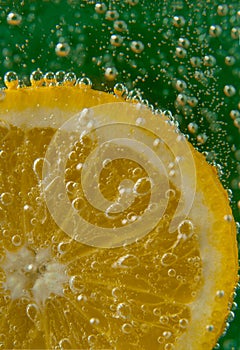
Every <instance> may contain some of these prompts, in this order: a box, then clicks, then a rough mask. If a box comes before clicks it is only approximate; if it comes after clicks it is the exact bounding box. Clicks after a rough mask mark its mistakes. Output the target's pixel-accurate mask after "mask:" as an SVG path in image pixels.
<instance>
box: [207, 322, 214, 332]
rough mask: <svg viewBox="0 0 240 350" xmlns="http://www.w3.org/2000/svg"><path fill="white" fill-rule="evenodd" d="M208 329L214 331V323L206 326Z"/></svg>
mask: <svg viewBox="0 0 240 350" xmlns="http://www.w3.org/2000/svg"><path fill="white" fill-rule="evenodd" d="M206 330H207V331H208V332H213V331H214V326H213V325H212V324H210V325H207V326H206Z"/></svg>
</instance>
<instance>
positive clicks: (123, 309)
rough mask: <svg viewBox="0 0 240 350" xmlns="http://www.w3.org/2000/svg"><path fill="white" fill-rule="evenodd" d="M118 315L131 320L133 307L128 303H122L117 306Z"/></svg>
mask: <svg viewBox="0 0 240 350" xmlns="http://www.w3.org/2000/svg"><path fill="white" fill-rule="evenodd" d="M117 313H118V315H119V316H120V317H121V318H123V319H128V318H130V315H131V307H130V305H128V304H127V303H120V304H118V306H117Z"/></svg>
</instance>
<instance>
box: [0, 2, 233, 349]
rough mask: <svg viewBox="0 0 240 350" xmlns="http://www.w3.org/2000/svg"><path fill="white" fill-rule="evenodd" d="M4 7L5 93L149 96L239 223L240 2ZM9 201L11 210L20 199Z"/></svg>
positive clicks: (227, 344)
mask: <svg viewBox="0 0 240 350" xmlns="http://www.w3.org/2000/svg"><path fill="white" fill-rule="evenodd" d="M0 9H1V18H0V29H1V33H2V39H1V41H0V48H1V49H0V61H1V65H0V79H1V81H0V83H1V85H2V86H4V83H5V84H6V86H7V87H8V88H16V87H17V84H20V85H24V84H26V85H29V84H30V83H31V84H32V85H34V86H39V85H42V84H43V83H45V84H46V85H50V84H55V83H56V81H57V83H59V84H62V83H65V84H69V85H73V84H74V83H75V82H76V76H77V77H81V78H80V80H79V81H77V83H78V84H79V86H81V87H84V88H86V87H91V86H93V87H94V88H98V89H101V90H108V91H113V90H114V92H115V93H116V94H119V95H123V94H127V91H128V90H130V91H133V89H135V88H137V89H138V93H137V94H136V95H134V94H133V93H132V95H133V96H137V97H138V96H140V92H141V96H143V98H144V99H147V100H148V102H149V103H150V104H152V105H153V106H154V107H155V108H160V109H163V110H167V109H169V110H171V111H172V114H173V115H174V118H175V120H176V121H177V122H178V123H179V126H180V129H181V130H182V131H183V132H184V133H186V134H187V135H189V139H190V141H191V142H192V143H193V144H194V145H195V146H196V147H197V148H198V149H199V150H200V151H201V152H205V154H206V156H207V159H208V160H209V162H211V163H213V164H215V165H217V164H220V166H221V168H222V170H221V173H222V175H221V180H222V182H223V184H224V186H225V187H226V188H228V189H230V190H231V191H232V199H231V205H232V208H233V214H234V217H235V219H236V220H238V221H239V220H240V185H239V184H240V167H239V160H240V155H239V154H240V141H239V140H240V137H239V131H240V117H239V115H240V104H239V77H240V69H239V38H240V31H239V23H240V12H239V8H238V2H237V1H228V2H224V1H223V2H222V3H221V2H218V1H215V2H213V3H211V4H210V3H209V4H208V3H207V4H206V2H205V1H203V0H202V1H198V2H196V3H191V4H187V3H185V2H184V1H181V0H179V1H162V2H161V3H159V2H158V1H156V2H151V6H150V2H149V1H147V0H145V1H144V0H143V1H141V2H139V1H136V0H135V1H133V0H128V1H126V2H125V1H121V2H119V1H112V2H111V6H110V5H109V3H108V2H105V3H93V2H92V1H84V2H83V1H82V2H81V5H80V6H79V2H76V1H74V0H73V1H71V4H61V2H59V1H57V0H55V1H51V2H40V1H39V2H35V3H27V2H18V3H17V4H15V5H14V6H13V8H9V6H7V5H5V4H4V3H3V4H1V5H0ZM52 13H54V17H53V16H52V15H51V14H52ZM38 68H39V69H38ZM63 70H65V71H66V73H67V74H68V75H67V76H66V75H65V72H64V71H63ZM13 71H16V72H17V75H16V74H14V73H13ZM56 71H58V73H56V74H54V73H52V72H56ZM7 72H9V73H8V74H7V75H5V73H7ZM72 72H74V73H72ZM4 75H5V79H4V78H3V77H4ZM122 83H123V84H122ZM1 99H4V91H2V92H0V100H1ZM0 127H1V126H0ZM155 146H156V147H159V142H158V140H156V142H155ZM36 168H37V164H36ZM36 171H37V169H36ZM1 201H2V203H3V204H4V205H6V206H8V205H11V195H9V194H5V195H3V196H2V197H1ZM75 204H76V206H78V204H79V203H77V202H76V203H75ZM226 220H228V218H226ZM16 242H18V240H15V244H16ZM169 274H170V275H171V274H173V275H174V271H172V270H171V269H169ZM238 323H239V313H238V312H237V311H236V318H235V320H234V321H233V323H232V325H231V326H230V329H229V330H228V332H227V333H226V335H225V337H224V338H223V339H222V340H221V346H222V347H223V349H228V348H231V344H234V345H232V346H235V347H237V346H240V343H239V342H240V340H239V338H238V331H237V324H238ZM59 346H60V347H64V346H62V345H61V344H60V345H59ZM169 346H170V345H169ZM170 348H171V347H169V349H170Z"/></svg>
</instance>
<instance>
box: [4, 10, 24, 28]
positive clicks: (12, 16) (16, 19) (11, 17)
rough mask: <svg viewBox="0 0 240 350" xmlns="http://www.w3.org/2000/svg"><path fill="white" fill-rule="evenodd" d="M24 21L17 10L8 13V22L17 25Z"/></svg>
mask: <svg viewBox="0 0 240 350" xmlns="http://www.w3.org/2000/svg"><path fill="white" fill-rule="evenodd" d="M21 22H22V16H21V15H19V14H18V13H16V12H10V13H9V14H8V15H7V23H8V24H10V25H12V26H17V25H19V24H21Z"/></svg>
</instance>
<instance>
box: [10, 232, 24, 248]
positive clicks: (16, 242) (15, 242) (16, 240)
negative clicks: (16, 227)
mask: <svg viewBox="0 0 240 350" xmlns="http://www.w3.org/2000/svg"><path fill="white" fill-rule="evenodd" d="M12 244H13V245H14V246H15V247H19V246H20V245H21V244H22V238H21V236H19V235H14V236H13V237H12Z"/></svg>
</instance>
